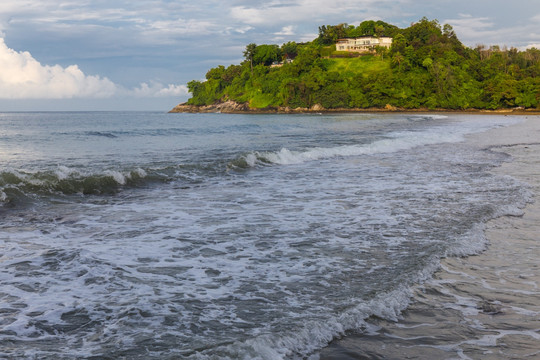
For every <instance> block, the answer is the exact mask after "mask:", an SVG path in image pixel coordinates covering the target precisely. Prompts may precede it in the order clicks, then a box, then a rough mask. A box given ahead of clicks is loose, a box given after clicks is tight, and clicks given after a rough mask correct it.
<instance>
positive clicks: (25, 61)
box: [0, 38, 188, 99]
mask: <svg viewBox="0 0 540 360" xmlns="http://www.w3.org/2000/svg"><path fill="white" fill-rule="evenodd" d="M187 93H188V89H187V87H186V86H185V85H174V84H169V85H166V86H164V85H162V84H160V83H157V82H152V83H151V84H150V85H149V84H147V83H142V84H141V85H139V87H137V88H134V89H132V90H127V89H124V88H123V87H121V86H118V85H116V84H115V83H113V82H112V81H111V80H109V79H107V78H102V77H100V76H93V75H85V74H84V73H83V72H82V71H81V70H80V69H79V67H78V66H77V65H71V66H68V67H62V66H60V65H54V66H49V65H42V64H41V63H40V62H38V61H37V60H36V59H34V57H32V55H31V54H30V53H29V52H27V51H24V52H17V51H15V50H13V49H10V48H9V47H8V46H7V45H6V43H5V41H4V39H3V38H0V99H71V98H112V97H117V96H126V95H127V96H135V97H139V98H142V97H172V96H182V95H187Z"/></svg>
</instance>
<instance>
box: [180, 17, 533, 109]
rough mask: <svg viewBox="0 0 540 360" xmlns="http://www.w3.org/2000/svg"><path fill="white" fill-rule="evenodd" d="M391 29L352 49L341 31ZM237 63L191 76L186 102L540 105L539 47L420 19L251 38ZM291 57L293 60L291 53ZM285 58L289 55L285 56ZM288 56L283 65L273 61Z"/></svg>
mask: <svg viewBox="0 0 540 360" xmlns="http://www.w3.org/2000/svg"><path fill="white" fill-rule="evenodd" d="M362 35H373V36H391V37H393V38H394V40H393V44H392V47H391V48H390V49H385V48H377V49H376V52H375V53H374V54H369V55H362V56H357V55H356V56H354V55H353V54H349V53H344V52H337V51H336V50H335V42H336V40H337V39H338V38H343V37H358V36H362ZM244 56H245V59H246V60H245V61H244V62H243V63H242V64H240V65H230V66H229V67H224V66H218V67H216V68H213V69H211V70H209V71H208V73H207V74H206V81H202V82H201V81H195V80H194V81H191V82H189V83H188V88H189V91H190V92H191V94H192V97H191V99H189V100H188V104H189V105H211V104H215V103H220V102H225V101H228V100H232V101H235V102H238V103H248V104H249V106H250V107H251V108H261V109H262V108H269V107H276V108H277V107H289V108H298V107H300V108H309V107H312V106H313V105H315V104H319V105H321V106H323V107H324V108H326V109H336V108H346V109H347V108H373V107H378V108H383V107H385V106H387V105H391V106H395V107H400V108H405V109H417V108H428V109H436V108H442V109H469V108H477V109H501V108H514V107H523V108H540V50H538V49H535V48H533V49H528V50H525V51H518V50H517V49H515V48H511V49H507V48H500V47H498V46H492V47H489V48H487V47H485V46H483V45H479V46H477V47H476V48H474V49H471V48H468V47H465V46H464V45H463V44H462V43H461V42H460V41H459V40H458V38H457V37H456V34H455V33H454V31H453V29H452V27H451V26H449V25H444V26H441V25H440V24H439V22H438V21H437V20H432V21H430V20H428V19H426V18H423V19H421V20H420V21H419V22H417V23H415V24H413V25H411V26H410V27H408V28H405V29H399V28H397V27H395V26H393V25H390V24H387V23H384V22H382V21H377V22H375V21H365V22H363V23H361V24H360V25H359V26H357V27H354V26H349V25H347V24H340V25H337V26H321V27H320V28H319V36H318V38H316V39H315V40H313V41H312V42H310V43H304V44H297V43H295V42H289V43H287V44H283V45H282V46H278V45H256V44H249V45H248V46H247V47H246V51H245V52H244ZM292 59H294V61H292V62H290V60H292ZM286 60H288V61H286ZM276 61H284V63H283V66H281V67H271V66H270V65H271V64H272V63H274V62H276Z"/></svg>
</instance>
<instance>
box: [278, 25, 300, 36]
mask: <svg viewBox="0 0 540 360" xmlns="http://www.w3.org/2000/svg"><path fill="white" fill-rule="evenodd" d="M295 29H296V26H294V25H289V26H284V27H282V28H281V31H278V32H276V33H274V35H281V36H292V35H294V34H295V31H294V30H295Z"/></svg>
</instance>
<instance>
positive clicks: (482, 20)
mask: <svg viewBox="0 0 540 360" xmlns="http://www.w3.org/2000/svg"><path fill="white" fill-rule="evenodd" d="M443 23H448V24H450V25H452V27H453V28H454V30H455V32H456V34H457V35H458V37H459V39H460V40H462V41H463V43H465V44H466V45H469V46H475V45H477V44H478V43H479V42H480V41H481V42H482V43H484V44H487V45H509V46H516V47H518V48H526V47H530V44H533V43H535V42H537V41H538V30H537V25H535V24H534V23H523V24H519V25H518V26H501V25H500V24H497V23H496V22H495V21H494V20H493V19H491V18H489V17H474V16H472V15H470V14H459V17H458V18H457V19H448V20H445V21H444V22H443Z"/></svg>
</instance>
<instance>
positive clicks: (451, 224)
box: [0, 112, 528, 359]
mask: <svg viewBox="0 0 540 360" xmlns="http://www.w3.org/2000/svg"><path fill="white" fill-rule="evenodd" d="M520 121H522V119H521V118H520V117H504V116H489V115H483V116H479V115H454V114H451V115H448V116H444V115H430V114H427V115H422V114H337V115H226V114H164V113H155V112H148V113H147V112H71V113H70V112H62V113H54V112H48V113H2V114H0V216H1V221H0V344H1V346H0V358H9V359H28V358H36V359H72V358H77V359H122V358H126V359H180V358H181V359H183V358H186V359H303V358H308V357H312V358H317V353H318V351H319V350H320V349H322V348H323V347H325V346H326V345H327V344H328V343H329V342H330V341H331V340H332V339H333V338H335V337H339V336H342V335H344V334H346V333H347V332H348V331H349V330H354V331H360V332H361V331H362V330H363V329H366V327H368V322H367V320H368V318H369V317H370V316H377V317H382V318H386V319H395V318H396V317H397V315H398V314H399V313H400V312H401V311H402V310H404V309H405V308H406V307H407V305H408V303H409V301H410V296H411V290H410V289H411V286H413V285H415V284H418V283H420V282H422V281H424V280H426V279H429V278H430V277H431V276H432V274H433V272H434V271H435V270H436V269H437V267H438V264H439V259H440V258H441V257H445V256H461V255H468V254H475V253H478V252H480V251H482V250H483V249H484V248H485V246H486V240H485V239H484V236H483V228H484V224H485V223H486V221H488V220H489V219H492V218H494V217H498V216H502V215H506V214H519V213H520V211H521V210H520V209H521V208H523V207H524V205H525V203H526V201H527V199H528V192H527V190H526V189H525V188H524V187H523V185H522V184H521V183H519V182H518V181H517V180H514V179H513V178H510V177H502V176H498V175H495V174H493V173H491V172H490V170H491V169H492V168H493V167H494V166H498V165H499V164H501V163H502V162H504V161H507V160H508V158H507V155H505V154H502V153H499V152H494V151H491V150H489V149H481V148H478V147H476V146H474V144H470V143H465V142H463V140H464V139H465V137H466V136H467V135H468V134H473V133H482V132H485V131H487V130H489V129H492V128H494V127H504V126H509V125H511V124H515V123H517V122H520Z"/></svg>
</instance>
